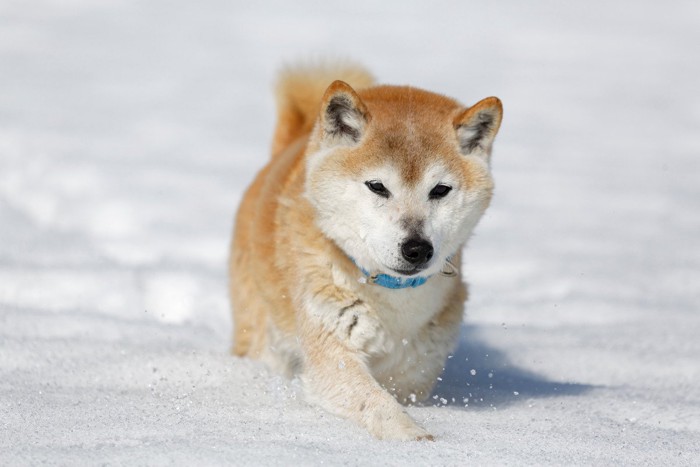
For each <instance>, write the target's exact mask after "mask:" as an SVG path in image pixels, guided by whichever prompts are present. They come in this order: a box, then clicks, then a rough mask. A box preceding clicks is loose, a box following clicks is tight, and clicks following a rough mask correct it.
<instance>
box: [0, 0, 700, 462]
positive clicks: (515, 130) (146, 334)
mask: <svg viewBox="0 0 700 467" xmlns="http://www.w3.org/2000/svg"><path fill="white" fill-rule="evenodd" d="M376 3H378V2H376ZM441 5H442V6H439V7H438V6H435V5H433V6H427V5H424V4H423V3H418V2H416V3H413V2H395V3H391V2H385V3H381V5H379V4H375V2H369V1H364V0H363V1H357V2H352V3H348V2H338V3H334V2H315V1H311V0H305V1H303V2H282V1H275V2H266V3H264V4H263V2H259V4H256V5H253V4H252V3H251V4H250V5H243V4H242V2H225V1H222V0H219V1H214V0H212V1H206V2H184V1H164V0H153V1H149V2H135V1H128V0H123V1H122V0H109V1H94V2H91V1H88V0H70V1H58V0H55V1H35V2H26V1H25V2H22V1H16V0H9V1H5V2H3V3H2V4H0V464H2V465H22V464H32V465H35V464H40V463H49V464H70V465H80V464H102V463H108V464H154V465H157V464H169V463H174V464H179V465H229V464H238V465H256V464H265V465H290V464H305V465H312V464H313V465H315V464H330V465H340V464H342V465H353V464H358V465H359V464H361V465H365V464H375V465H378V464H386V465H464V464H466V463H473V464H481V465H513V464H530V465H542V464H559V465H562V464H589V465H611V464H614V465H620V464H626V465H693V464H694V465H700V448H699V446H700V339H699V338H698V335H700V157H699V156H700V131H699V130H700V92H698V84H697V83H699V82H700V60H698V55H697V50H698V48H697V44H698V43H700V7H699V6H698V4H697V2H693V1H687V2H684V1H678V2H651V1H645V2H631V1H630V2H603V1H593V2H578V3H572V2H565V3H564V2H554V1H541V2H536V3H535V2H516V1H505V2H480V3H478V4H476V3H473V4H467V2H459V3H458V2H453V3H444V4H441ZM334 55H343V56H349V57H353V58H356V59H358V60H360V61H362V62H364V63H365V64H366V65H367V66H368V67H369V68H370V69H372V70H373V71H374V72H375V73H376V75H377V76H378V77H379V79H380V80H381V81H382V82H387V83H396V84H404V83H410V84H413V85H416V86H420V87H425V88H428V89H431V90H435V91H440V92H443V93H445V94H448V95H451V96H454V97H458V98H460V99H461V100H463V101H464V102H465V103H473V102H475V101H476V100H479V99H480V98H482V97H486V96H488V95H497V96H499V97H501V99H502V100H503V101H504V105H505V121H504V124H503V127H502V129H501V134H500V136H499V138H498V140H497V143H496V150H495V155H494V158H495V159H494V162H495V167H494V172H495V177H496V181H497V194H496V198H495V202H494V204H493V205H492V207H491V208H490V211H489V212H488V214H487V216H486V218H485V219H484V221H483V222H482V224H481V225H480V226H479V228H478V229H477V234H476V236H475V237H474V239H473V240H472V242H471V244H470V246H469V249H468V253H467V264H466V267H465V271H464V272H465V275H466V276H467V278H468V280H469V282H470V283H471V287H472V297H471V299H470V302H469V303H468V308H467V309H468V315H467V317H466V319H465V325H464V332H463V336H462V343H461V345H460V348H459V349H458V351H457V352H456V353H455V355H454V357H453V358H451V359H450V360H449V362H448V366H447V370H446V372H445V374H444V375H443V378H442V379H443V380H442V381H441V382H440V383H439V386H438V388H437V389H436V391H435V396H436V398H435V399H433V402H434V403H435V404H434V405H433V404H428V406H426V407H416V408H411V409H410V410H409V411H410V413H411V414H412V415H413V416H415V417H416V418H417V419H418V420H420V421H421V422H422V423H423V424H424V425H425V426H426V427H427V428H428V429H429V430H430V431H431V432H432V433H434V434H435V435H436V437H437V440H436V441H435V442H434V443H389V442H379V441H375V440H373V439H371V438H370V437H369V435H367V434H366V433H365V432H364V431H363V430H361V429H360V428H358V427H356V426H354V425H352V424H351V423H349V422H347V421H344V420H340V419H337V418H335V417H333V416H330V415H328V414H326V413H324V412H323V411H321V410H319V409H316V408H314V407H312V406H309V405H308V404H306V403H305V402H304V401H303V398H302V394H301V392H300V389H299V386H298V383H297V382H296V381H286V380H284V379H282V378H280V377H279V376H276V375H273V374H270V373H268V372H267V371H266V370H265V369H264V368H262V367H260V366H259V365H258V364H257V363H255V362H251V361H247V360H239V359H235V358H232V357H230V356H229V355H227V348H228V345H229V335H230V330H231V325H232V324H231V320H230V317H229V311H228V301H227V297H226V285H225V282H226V280H225V259H226V254H227V248H228V237H229V234H230V230H231V225H232V217H233V214H234V211H235V208H236V205H237V203H238V200H239V198H240V196H241V193H242V191H243V189H244V188H245V186H246V184H247V183H248V182H249V181H250V180H251V178H252V176H253V174H254V173H255V172H256V171H257V170H258V169H259V168H260V167H261V166H262V164H263V163H264V162H265V159H266V153H267V147H268V139H269V136H270V133H271V131H272V124H273V117H274V109H273V102H272V96H271V93H270V83H271V81H272V79H273V76H274V72H275V70H276V69H277V68H278V67H279V65H280V64H281V63H283V62H285V61H289V60H293V59H295V58H299V57H301V58H310V57H311V58H313V57H319V56H334ZM472 370H475V374H474V375H472Z"/></svg>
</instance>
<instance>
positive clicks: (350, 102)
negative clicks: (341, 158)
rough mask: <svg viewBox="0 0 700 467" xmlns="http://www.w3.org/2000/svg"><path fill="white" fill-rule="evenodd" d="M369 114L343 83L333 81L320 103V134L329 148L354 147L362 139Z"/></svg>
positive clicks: (351, 90)
mask: <svg viewBox="0 0 700 467" xmlns="http://www.w3.org/2000/svg"><path fill="white" fill-rule="evenodd" d="M368 122H369V112H367V107H365V104H364V103H363V102H362V100H360V98H359V96H358V95H357V93H356V92H355V90H354V89H353V88H351V87H350V85H349V84H347V83H345V82H344V81H334V82H333V83H331V85H330V86H329V87H328V89H326V92H325V94H324V95H323V99H322V101H321V132H322V138H323V141H324V143H326V144H327V145H329V146H335V145H338V144H342V145H354V144H356V143H358V142H359V141H360V140H361V139H362V135H363V134H364V132H365V128H366V126H367V123H368Z"/></svg>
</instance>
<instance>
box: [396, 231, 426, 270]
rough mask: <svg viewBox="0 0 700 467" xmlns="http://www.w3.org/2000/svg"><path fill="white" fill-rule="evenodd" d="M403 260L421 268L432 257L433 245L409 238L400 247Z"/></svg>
mask: <svg viewBox="0 0 700 467" xmlns="http://www.w3.org/2000/svg"><path fill="white" fill-rule="evenodd" d="M401 254H402V255H403V257H404V259H405V260H406V261H408V262H409V263H411V264H413V265H414V266H421V265H423V264H425V263H427V262H428V261H430V258H432V257H433V245H431V244H430V242H427V241H425V240H421V239H415V238H411V239H409V240H407V241H405V242H404V243H403V244H402V245H401Z"/></svg>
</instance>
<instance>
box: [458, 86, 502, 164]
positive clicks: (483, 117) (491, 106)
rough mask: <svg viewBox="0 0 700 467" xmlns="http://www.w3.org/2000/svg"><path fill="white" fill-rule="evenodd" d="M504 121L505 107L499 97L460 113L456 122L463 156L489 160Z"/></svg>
mask: <svg viewBox="0 0 700 467" xmlns="http://www.w3.org/2000/svg"><path fill="white" fill-rule="evenodd" d="M502 119H503V105H502V104H501V100H500V99H499V98H498V97H487V98H486V99H483V100H481V101H479V102H477V103H476V104H474V105H473V106H471V107H469V108H467V109H465V110H463V111H462V112H460V113H459V114H458V115H457V117H456V118H455V120H454V127H455V130H456V132H457V140H458V143H459V148H460V151H461V153H462V154H464V155H468V154H475V155H479V156H482V157H485V158H486V159H487V160H488V158H489V156H490V154H491V146H492V145H493V140H494V138H495V137H496V133H498V129H499V128H500V126H501V120H502Z"/></svg>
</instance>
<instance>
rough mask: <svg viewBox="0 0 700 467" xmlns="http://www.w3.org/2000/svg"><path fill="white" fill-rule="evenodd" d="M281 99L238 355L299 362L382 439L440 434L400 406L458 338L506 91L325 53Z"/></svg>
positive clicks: (322, 400)
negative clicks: (478, 93) (466, 268)
mask: <svg viewBox="0 0 700 467" xmlns="http://www.w3.org/2000/svg"><path fill="white" fill-rule="evenodd" d="M277 104H278V122H277V127H276V129H275V133H274V139H273V143H272V157H271V159H270V161H269V163H268V164H267V165H266V166H265V167H264V168H263V169H262V171H261V172H260V173H259V174H258V176H257V178H256V179H255V181H254V182H253V184H252V185H251V186H250V187H249V188H248V190H247V191H246V193H245V195H244V197H243V200H242V202H241V205H240V207H239V210H238V214H237V217H236V226H235V231H234V236H233V242H232V249H231V252H232V253H231V258H230V293H231V301H232V306H233V316H234V336H233V338H234V344H233V353H234V354H235V355H239V356H245V355H247V356H250V357H252V358H257V359H260V360H262V361H264V362H265V363H267V364H268V365H269V366H270V367H271V368H273V369H275V370H277V371H280V372H282V373H284V374H286V375H289V376H292V375H299V376H300V378H301V380H302V381H303V384H304V387H305V391H306V392H307V394H308V397H309V398H310V399H311V400H314V401H316V402H317V403H318V404H320V405H321V406H323V407H324V408H326V409H327V410H328V411H330V412H332V413H334V414H337V415H340V416H342V417H346V418H349V419H352V420H354V421H356V422H358V423H359V424H361V425H362V426H364V427H365V428H366V429H367V430H368V431H369V432H370V433H371V434H373V435H374V436H376V437H377V438H381V439H398V440H412V439H432V436H431V435H430V434H429V433H428V432H427V431H426V430H425V429H424V428H422V427H420V426H419V425H418V424H417V423H416V422H415V421H414V420H413V419H412V418H411V417H410V416H409V415H408V414H407V413H406V412H405V410H404V409H403V406H402V404H403V405H406V404H411V403H414V402H418V401H421V400H424V399H426V398H427V397H428V396H429V394H430V391H431V390H432V388H433V386H434V384H435V382H436V378H437V377H438V376H439V375H440V373H441V371H442V369H443V365H444V363H445V360H446V358H447V356H448V354H449V353H450V352H451V351H452V350H453V347H454V345H455V343H456V340H457V337H458V333H459V327H460V323H461V322H462V314H463V306H464V301H465V300H466V295H467V293H466V286H465V284H464V283H463V282H462V280H461V279H460V278H459V276H458V271H459V268H460V264H461V255H462V247H463V246H464V244H465V242H466V241H467V239H468V238H469V236H470V234H471V232H472V230H473V229H474V227H475V226H476V224H477V222H478V221H479V219H480V218H481V216H482V214H483V213H484V211H485V210H486V208H487V206H488V205H489V202H490V200H491V196H492V192H493V181H492V177H491V173H490V166H489V164H490V157H491V148H492V144H493V141H494V138H495V136H496V133H497V132H498V129H499V127H500V124H501V118H502V106H501V102H500V100H499V99H498V98H495V97H488V98H486V99H483V100H481V101H479V102H478V103H476V104H475V105H473V106H471V107H465V106H463V105H461V104H459V103H458V102H457V101H455V100H453V99H450V98H447V97H444V96H441V95H439V94H435V93H432V92H428V91H423V90H421V89H417V88H413V87H409V86H385V85H382V86H379V85H375V84H374V80H373V78H372V77H371V75H370V74H369V73H368V72H367V71H365V70H364V69H363V68H361V67H358V66H333V65H324V66H310V67H297V68H289V69H287V70H285V71H284V72H283V73H281V76H280V78H279V81H278V86H277Z"/></svg>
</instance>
